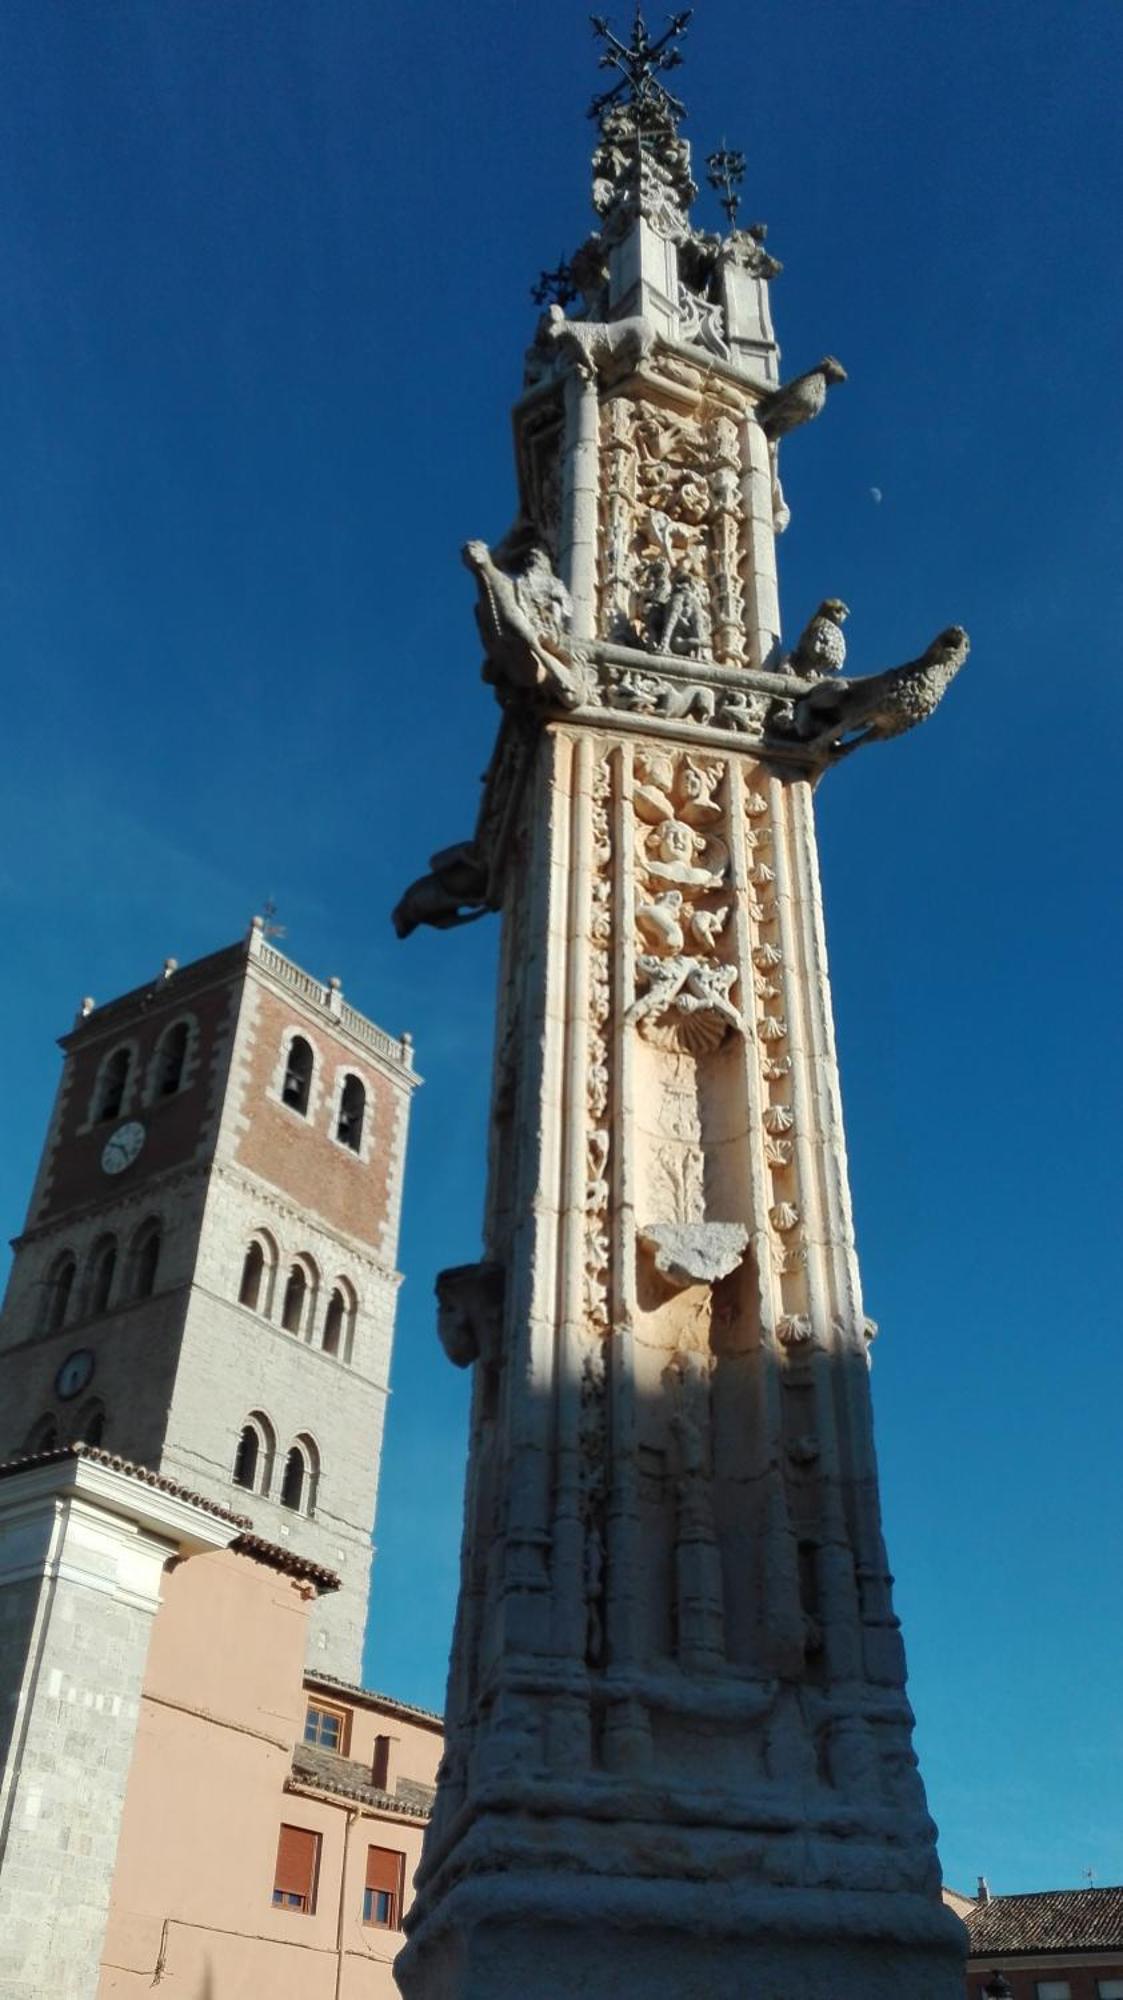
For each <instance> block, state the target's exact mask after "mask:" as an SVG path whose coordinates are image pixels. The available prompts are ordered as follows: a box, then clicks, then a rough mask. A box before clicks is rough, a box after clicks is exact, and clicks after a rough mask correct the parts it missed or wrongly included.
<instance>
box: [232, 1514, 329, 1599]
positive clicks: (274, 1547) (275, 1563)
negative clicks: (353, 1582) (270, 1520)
mask: <svg viewBox="0 0 1123 2000" xmlns="http://www.w3.org/2000/svg"><path fill="white" fill-rule="evenodd" d="M247 1526H248V1523H247ZM230 1546H231V1548H232V1549H235V1550H236V1551H237V1553H238V1554H239V1555H243V1556H254V1557H255V1558H256V1559H257V1561H258V1562H263V1563H268V1564H269V1566H270V1568H271V1569H279V1570H283V1571H284V1572H285V1574H286V1575H287V1576H302V1577H306V1578H307V1580H308V1582H309V1583H314V1584H315V1585H316V1586H317V1588H318V1589H320V1590H338V1589H339V1588H340V1585H341V1581H342V1579H341V1578H340V1577H338V1576H337V1575H336V1573H335V1571H334V1570H333V1569H325V1568H324V1566H323V1564H322V1563H315V1562H310V1561H309V1560H308V1558H307V1556H298V1555H296V1554H295V1553H294V1551H293V1550H292V1549H284V1548H282V1547H281V1545H280V1543H279V1542H266V1541H263V1540H262V1538H261V1536H260V1535H247V1534H243V1535H236V1536H235V1538H234V1540H233V1541H232V1542H231V1544H230Z"/></svg>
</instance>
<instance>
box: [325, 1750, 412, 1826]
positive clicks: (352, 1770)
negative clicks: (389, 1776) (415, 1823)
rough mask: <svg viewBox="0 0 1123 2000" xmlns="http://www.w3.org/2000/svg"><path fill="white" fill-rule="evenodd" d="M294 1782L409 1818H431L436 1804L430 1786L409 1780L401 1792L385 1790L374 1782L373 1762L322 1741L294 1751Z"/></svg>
mask: <svg viewBox="0 0 1123 2000" xmlns="http://www.w3.org/2000/svg"><path fill="white" fill-rule="evenodd" d="M292 1781H293V1783H295V1784H298V1785H313V1786H314V1787H315V1789H316V1790H317V1791H318V1792H334V1793H335V1794H336V1795H337V1796H338V1797H340V1798H344V1799H359V1800H361V1801H362V1803H363V1804H364V1805H370V1806H381V1807H382V1808H383V1810H384V1811H385V1812H395V1813H402V1814H404V1815H405V1816H406V1817H407V1818H409V1819H428V1818H429V1815H430V1812H431V1811H432V1806H433V1790H432V1787H431V1786H429V1785H419V1784H415V1783H412V1782H409V1781H408V1780H407V1781H406V1788H405V1789H404V1790H400V1791H398V1792H383V1791H381V1790H380V1789H379V1787H378V1786H377V1785H373V1784H372V1783H371V1776H370V1765H369V1764H361V1763H359V1762H358V1761H357V1759H355V1758H354V1757H340V1756H339V1755H338V1754H337V1752H336V1751H334V1750H325V1749H323V1748H322V1747H321V1746H320V1745H319V1744H315V1743H298V1744H297V1746H296V1748H295V1750H294V1751H293V1753H292Z"/></svg>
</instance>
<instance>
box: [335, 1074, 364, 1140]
mask: <svg viewBox="0 0 1123 2000" xmlns="http://www.w3.org/2000/svg"><path fill="white" fill-rule="evenodd" d="M366 1112H367V1093H366V1085H365V1084H364V1083H363V1080H362V1078H361V1077H358V1076H345V1077H344V1079H343V1089H342V1091H341V1092H340V1097H339V1116H338V1118H337V1119H336V1122H335V1136H336V1138H337V1139H338V1140H339V1143H340V1145H341V1146H347V1147H349V1148H350V1150H351V1152H352V1153H357V1152H359V1151H360V1150H361V1148H362V1143H363V1124H364V1121H365V1119H366Z"/></svg>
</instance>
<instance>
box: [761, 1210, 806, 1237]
mask: <svg viewBox="0 0 1123 2000" xmlns="http://www.w3.org/2000/svg"><path fill="white" fill-rule="evenodd" d="M768 1213H769V1216H770V1218H771V1222H772V1227H773V1229H778V1230H779V1231H780V1234H781V1235H782V1236H785V1235H787V1232H788V1231H789V1230H790V1229H798V1227H799V1210H798V1208H797V1207H796V1206H795V1203H794V1202H790V1201H778V1202H777V1203H776V1206H775V1208H770V1209H769V1211H768Z"/></svg>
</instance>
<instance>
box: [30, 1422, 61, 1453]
mask: <svg viewBox="0 0 1123 2000" xmlns="http://www.w3.org/2000/svg"><path fill="white" fill-rule="evenodd" d="M58 1441H59V1434H58V1418H57V1417H54V1416H45V1417H40V1419H39V1421H38V1423H37V1424H34V1425H33V1426H32V1428H31V1430H30V1431H29V1432H28V1436H27V1443H26V1444H25V1446H24V1450H25V1451H26V1452H35V1451H55V1450H56V1449H57V1447H58Z"/></svg>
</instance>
